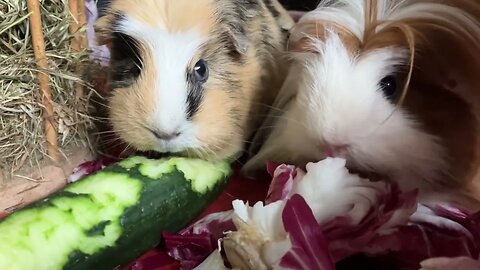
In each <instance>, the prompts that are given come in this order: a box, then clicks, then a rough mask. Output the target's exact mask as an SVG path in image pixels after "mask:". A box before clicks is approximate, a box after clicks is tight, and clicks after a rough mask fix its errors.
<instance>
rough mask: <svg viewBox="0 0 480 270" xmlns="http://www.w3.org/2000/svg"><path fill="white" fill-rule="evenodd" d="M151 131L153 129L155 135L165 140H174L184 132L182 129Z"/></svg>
mask: <svg viewBox="0 0 480 270" xmlns="http://www.w3.org/2000/svg"><path fill="white" fill-rule="evenodd" d="M151 131H152V133H153V135H155V137H157V138H158V139H160V140H164V141H170V140H173V139H175V138H176V137H178V136H180V134H182V133H181V132H180V131H174V132H170V133H167V132H163V131H160V130H151Z"/></svg>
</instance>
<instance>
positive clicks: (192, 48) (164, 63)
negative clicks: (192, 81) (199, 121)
mask: <svg viewBox="0 0 480 270" xmlns="http://www.w3.org/2000/svg"><path fill="white" fill-rule="evenodd" d="M119 27H120V29H119V30H121V31H122V32H124V33H126V34H129V35H131V36H132V37H133V38H135V39H137V40H139V41H140V42H141V43H142V44H144V45H145V46H147V48H148V49H149V50H151V52H152V55H153V58H154V59H153V61H152V62H153V63H154V65H155V67H154V68H155V70H156V74H157V79H156V81H155V84H154V86H153V87H155V89H154V91H155V111H153V112H151V116H152V117H151V119H149V124H150V126H151V128H156V129H157V130H159V131H161V132H164V133H175V132H178V131H180V132H181V135H180V136H179V137H178V138H175V139H174V140H171V141H161V140H158V145H157V149H155V150H157V151H159V152H170V151H172V152H175V151H181V150H184V149H185V148H187V147H189V148H195V147H198V146H199V142H198V140H197V139H196V136H195V133H196V127H195V125H194V124H193V123H191V122H190V121H188V120H187V95H188V88H187V78H186V71H187V66H189V64H190V66H192V63H191V61H193V60H192V58H193V56H194V55H195V53H196V52H197V50H198V48H199V47H200V46H201V44H202V43H203V42H204V41H205V40H204V38H202V36H201V33H200V31H198V30H196V29H191V30H190V31H188V32H173V33H172V32H167V31H166V30H165V29H163V28H155V27H152V26H148V25H146V24H144V23H142V22H140V21H138V20H135V19H134V18H127V19H126V20H124V21H122V23H121V24H120V26H119ZM193 64H195V63H193ZM150 68H151V67H150Z"/></svg>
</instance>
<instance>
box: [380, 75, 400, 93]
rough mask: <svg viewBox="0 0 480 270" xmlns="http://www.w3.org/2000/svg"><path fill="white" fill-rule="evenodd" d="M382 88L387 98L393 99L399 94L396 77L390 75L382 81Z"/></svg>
mask: <svg viewBox="0 0 480 270" xmlns="http://www.w3.org/2000/svg"><path fill="white" fill-rule="evenodd" d="M380 87H381V88H382V91H383V93H384V94H385V96H386V97H387V98H392V97H393V96H394V95H395V93H396V92H397V81H396V80H395V77H394V76H392V75H389V76H387V77H385V78H383V79H382V80H381V81H380Z"/></svg>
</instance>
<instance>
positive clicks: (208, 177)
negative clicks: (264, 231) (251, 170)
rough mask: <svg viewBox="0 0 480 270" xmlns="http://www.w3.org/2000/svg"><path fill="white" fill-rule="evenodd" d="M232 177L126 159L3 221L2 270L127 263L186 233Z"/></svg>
mask: <svg viewBox="0 0 480 270" xmlns="http://www.w3.org/2000/svg"><path fill="white" fill-rule="evenodd" d="M229 174H230V167H229V164H228V163H217V164H212V163H208V162H206V161H201V160H196V159H186V158H170V159H161V160H150V159H146V158H142V157H132V158H129V159H126V160H124V161H122V162H119V163H118V164H116V165H113V166H111V167H107V168H105V169H104V170H102V171H99V172H97V173H95V174H93V175H90V176H88V177H86V178H83V179H80V180H79V181H77V182H75V183H73V184H71V185H69V186H67V188H65V189H64V190H63V191H62V192H60V193H58V194H55V195H53V196H51V197H49V198H47V199H45V200H42V201H40V202H38V203H36V204H34V205H32V206H29V207H26V208H24V209H22V210H19V211H17V212H16V213H13V214H12V215H10V216H8V217H6V218H5V219H4V220H2V221H0V269H1V270H3V269H5V270H9V269H12V270H23V269H35V270H37V269H38V270H43V269H45V270H56V269H59V270H60V269H112V268H113V267H115V266H116V264H115V263H116V262H115V260H118V263H119V264H124V263H128V262H129V261H130V260H133V259H134V258H136V257H137V256H139V255H141V254H142V253H143V252H145V251H146V250H148V249H149V248H152V247H153V246H154V245H155V244H156V243H158V242H159V240H160V233H161V231H162V230H170V231H174V230H178V229H181V228H182V227H183V226H185V225H187V224H188V222H190V221H191V220H192V219H194V218H195V217H196V216H195V215H197V214H200V212H201V211H202V210H203V208H205V207H206V206H208V204H209V203H210V202H211V201H212V200H213V199H214V198H215V197H216V195H218V194H219V193H220V191H221V188H222V187H223V185H220V184H222V183H223V184H224V182H225V179H226V177H227V176H229ZM162 188H164V189H162ZM213 190H215V192H212V191H213ZM209 192H211V193H209ZM195 194H196V195H195ZM187 208H188V209H187ZM177 212H178V213H177ZM157 236H158V239H156V238H155V237H157Z"/></svg>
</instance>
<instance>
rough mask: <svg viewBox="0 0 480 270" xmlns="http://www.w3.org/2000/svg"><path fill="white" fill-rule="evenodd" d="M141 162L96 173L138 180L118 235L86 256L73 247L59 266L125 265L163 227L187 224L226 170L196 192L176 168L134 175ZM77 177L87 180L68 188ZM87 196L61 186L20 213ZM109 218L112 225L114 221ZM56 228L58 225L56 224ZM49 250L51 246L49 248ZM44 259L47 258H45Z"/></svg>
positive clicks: (98, 231) (108, 268) (96, 229)
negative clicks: (135, 196) (157, 173)
mask: <svg viewBox="0 0 480 270" xmlns="http://www.w3.org/2000/svg"><path fill="white" fill-rule="evenodd" d="M142 165H143V163H137V164H134V166H132V167H131V168H126V167H125V166H121V165H120V164H114V165H111V166H109V167H107V168H105V169H103V170H101V171H100V172H99V173H107V174H108V173H117V174H121V175H125V176H128V177H130V178H132V179H134V180H135V181H136V182H137V181H138V183H140V184H141V188H140V192H139V197H138V200H136V201H135V203H134V204H133V205H132V206H130V207H127V208H125V209H124V210H123V211H122V212H121V215H120V219H119V223H120V228H121V234H120V237H119V238H118V239H116V241H115V242H114V244H113V246H108V247H106V248H102V249H100V250H96V251H95V252H94V253H92V254H84V253H82V252H80V251H78V250H77V251H73V252H71V253H70V254H69V255H68V260H67V262H66V263H64V264H62V266H61V268H59V269H85V270H87V269H88V270H92V269H95V270H112V269H116V268H118V267H121V266H125V265H126V264H128V263H130V262H132V261H133V260H135V259H136V258H138V257H139V256H141V255H142V254H144V253H145V252H146V251H148V250H150V249H152V248H154V247H155V246H157V245H158V244H159V243H160V241H161V234H162V232H163V231H168V232H176V231H178V230H181V229H182V228H184V227H185V226H187V225H188V224H189V223H191V222H192V221H193V220H194V219H195V218H196V217H197V216H198V215H199V214H201V213H202V212H203V211H204V210H205V209H206V208H207V207H208V206H209V205H210V204H211V203H212V202H213V201H214V200H215V199H216V198H217V197H218V195H219V194H220V193H221V192H222V191H223V190H224V188H225V186H226V184H227V182H228V179H229V177H230V175H231V171H228V173H227V172H225V171H224V172H225V174H223V177H222V178H221V179H217V180H216V181H214V183H215V184H214V185H213V186H210V189H208V191H206V192H199V191H198V190H195V189H194V188H193V184H192V180H191V179H190V180H189V179H186V178H185V176H184V174H183V172H182V171H180V170H178V169H174V170H171V172H167V173H164V174H162V175H161V176H160V177H159V178H158V179H157V178H151V177H148V176H145V175H143V174H142V173H140V171H139V168H140V167H141V166H142ZM224 169H225V168H224ZM94 175H95V174H94ZM80 181H90V180H89V179H88V177H87V178H85V179H81V180H79V181H78V182H76V183H74V184H72V186H75V185H77V183H79V182H80ZM93 183H96V182H93ZM93 185H95V184H93ZM112 189H114V187H112ZM135 194H137V193H135ZM91 196H92V195H90V194H76V193H73V192H72V190H68V188H67V190H64V191H60V192H57V193H56V194H53V195H51V196H49V197H48V198H46V199H44V200H42V201H39V202H36V203H34V204H31V205H29V206H27V207H25V208H24V209H22V210H21V212H24V211H29V210H33V211H36V210H38V209H48V208H56V207H57V206H55V205H54V202H56V200H57V199H58V198H60V199H62V198H68V199H72V200H76V199H77V198H78V199H81V198H83V199H86V198H91ZM18 214H19V213H18V212H17V213H13V214H12V215H10V216H8V217H6V218H5V219H4V220H2V221H0V224H2V223H3V222H7V221H9V220H11V219H12V218H14V217H15V216H17V215H18ZM114 222H117V223H118V219H116V221H114ZM108 224H109V221H108V220H104V221H102V222H100V223H98V224H96V225H95V226H93V227H92V228H90V229H89V230H87V231H84V233H85V235H87V236H91V235H103V229H104V228H105V226H108ZM57 226H61V224H58V225H57ZM0 236H1V235H0ZM2 244H5V243H0V245H2ZM12 248H15V247H12ZM45 248H46V249H48V248H49V247H47V246H46V247H45ZM55 248H56V247H55V246H53V247H52V251H54V250H55ZM57 249H58V247H57ZM50 254H52V253H50ZM45 259H46V260H48V258H45ZM66 259H67V258H66ZM25 260H28V258H25ZM42 260H43V259H42ZM39 269H40V268H39ZM15 270H17V269H15ZM18 270H22V269H18Z"/></svg>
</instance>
